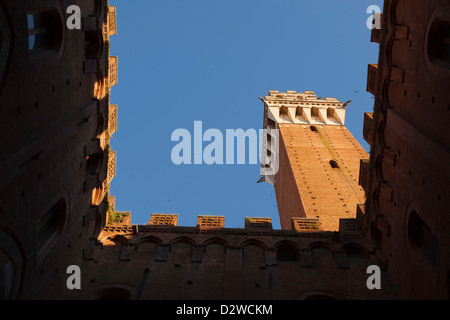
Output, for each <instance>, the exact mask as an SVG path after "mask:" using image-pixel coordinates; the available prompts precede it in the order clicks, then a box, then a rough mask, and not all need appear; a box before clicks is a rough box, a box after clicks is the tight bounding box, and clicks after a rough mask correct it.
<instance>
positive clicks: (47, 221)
mask: <svg viewBox="0 0 450 320" xmlns="http://www.w3.org/2000/svg"><path fill="white" fill-rule="evenodd" d="M66 216H67V214H66V201H65V200H64V199H61V200H59V201H58V202H57V203H56V204H55V205H54V206H53V207H52V208H51V209H50V210H49V211H48V212H47V213H46V214H44V215H43V216H42V217H40V218H39V219H38V220H37V221H36V249H37V252H38V256H40V258H42V256H43V255H44V254H46V253H47V252H48V250H49V249H50V248H51V246H53V245H54V244H55V243H56V242H57V240H58V238H59V237H60V236H61V234H62V232H63V229H64V226H65V223H66Z"/></svg>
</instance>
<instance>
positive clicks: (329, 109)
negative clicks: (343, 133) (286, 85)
mask: <svg viewBox="0 0 450 320" xmlns="http://www.w3.org/2000/svg"><path fill="white" fill-rule="evenodd" d="M260 99H261V100H262V101H263V102H264V105H265V106H266V107H267V117H268V118H270V119H272V120H273V121H275V122H276V123H297V124H310V125H312V124H316V125H344V123H345V109H346V107H347V106H348V104H349V103H350V102H351V101H348V102H346V103H343V102H340V101H339V100H338V99H336V98H322V97H319V98H318V97H317V96H316V94H315V93H314V91H304V92H296V91H292V90H287V91H286V92H279V91H276V90H270V91H269V95H268V96H265V97H264V99H263V98H260Z"/></svg>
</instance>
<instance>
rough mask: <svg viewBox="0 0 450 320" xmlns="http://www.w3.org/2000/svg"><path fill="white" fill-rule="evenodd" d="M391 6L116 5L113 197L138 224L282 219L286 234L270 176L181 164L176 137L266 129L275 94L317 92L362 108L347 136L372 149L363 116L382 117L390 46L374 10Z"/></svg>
mask: <svg viewBox="0 0 450 320" xmlns="http://www.w3.org/2000/svg"><path fill="white" fill-rule="evenodd" d="M382 4H383V1H382V0H369V1H366V0H341V1H335V0H314V1H312V0H220V1H219V0H133V1H119V0H110V5H113V6H116V7H117V25H118V35H115V36H112V37H111V38H110V42H111V51H110V54H111V55H114V56H118V57H119V65H118V67H119V68H118V74H119V82H118V84H117V85H116V86H114V87H113V88H112V90H111V103H112V104H117V105H118V131H117V132H116V133H115V134H114V136H113V138H112V139H111V148H112V149H113V150H116V151H117V173H116V177H115V178H114V180H113V181H112V183H111V187H110V194H111V195H115V196H116V210H117V211H131V213H132V223H133V224H146V223H147V222H148V220H149V219H150V215H151V213H176V214H178V215H179V225H182V226H195V225H196V222H197V216H198V215H222V216H225V226H226V227H230V228H242V227H244V218H245V217H247V216H248V217H271V218H272V221H273V226H274V228H276V229H279V228H280V224H279V218H278V212H277V205H276V200H275V191H274V188H273V187H272V186H271V185H269V184H267V183H259V184H257V183H256V182H257V181H258V179H259V178H260V166H259V165H250V164H246V165H226V164H224V165H212V166H208V165H206V164H203V165H180V166H177V165H175V164H173V163H172V161H171V150H172V148H173V147H174V146H175V145H176V142H172V141H171V134H172V132H173V131H174V130H175V129H178V128H185V129H188V130H189V131H191V132H192V133H193V125H194V121H196V120H199V121H202V122H203V129H204V130H206V129H208V128H217V129H219V130H222V131H223V133H224V134H225V130H226V129H238V128H242V129H244V130H247V129H249V128H254V129H259V128H261V127H262V124H263V103H262V102H261V101H260V100H259V99H258V97H263V96H265V95H267V94H268V91H269V90H279V91H286V90H296V91H298V92H303V91H305V90H312V91H315V92H316V94H317V95H318V96H324V97H335V98H338V99H339V100H341V101H343V102H345V101H347V100H352V101H353V102H352V103H351V104H350V106H349V107H348V108H347V115H346V116H347V118H346V126H347V128H348V129H349V130H350V132H351V133H352V134H353V135H354V136H355V137H356V139H357V140H358V141H359V142H360V143H361V144H362V146H363V147H364V148H365V149H366V150H369V149H368V145H367V144H366V143H365V141H364V140H363V138H362V127H363V114H364V112H367V111H372V110H373V102H374V100H373V99H372V96H371V95H370V94H369V93H367V92H366V82H367V65H368V64H369V63H377V62H378V45H377V44H375V43H371V42H370V30H369V29H368V28H367V27H366V21H367V19H368V18H369V15H368V14H367V13H366V10H367V8H368V6H370V5H378V6H379V7H380V8H382Z"/></svg>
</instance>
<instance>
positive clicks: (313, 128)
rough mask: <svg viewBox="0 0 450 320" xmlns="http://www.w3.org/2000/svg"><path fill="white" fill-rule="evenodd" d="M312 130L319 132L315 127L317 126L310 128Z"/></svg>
mask: <svg viewBox="0 0 450 320" xmlns="http://www.w3.org/2000/svg"><path fill="white" fill-rule="evenodd" d="M309 128H310V129H311V131H313V132H318V130H317V128H316V127H315V126H311V127H309Z"/></svg>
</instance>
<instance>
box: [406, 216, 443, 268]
mask: <svg viewBox="0 0 450 320" xmlns="http://www.w3.org/2000/svg"><path fill="white" fill-rule="evenodd" d="M408 240H409V243H410V245H411V247H412V248H413V249H415V250H419V251H420V252H422V254H423V255H424V256H425V257H426V259H427V260H428V262H429V263H430V264H431V265H432V266H433V267H436V264H437V257H438V249H439V240H438V238H437V237H436V236H435V235H434V234H433V232H432V231H431V230H430V228H429V227H428V226H427V224H426V223H425V222H424V221H423V220H422V218H421V217H420V216H419V215H418V214H417V212H416V211H412V212H411V214H410V216H409V220H408Z"/></svg>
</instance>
